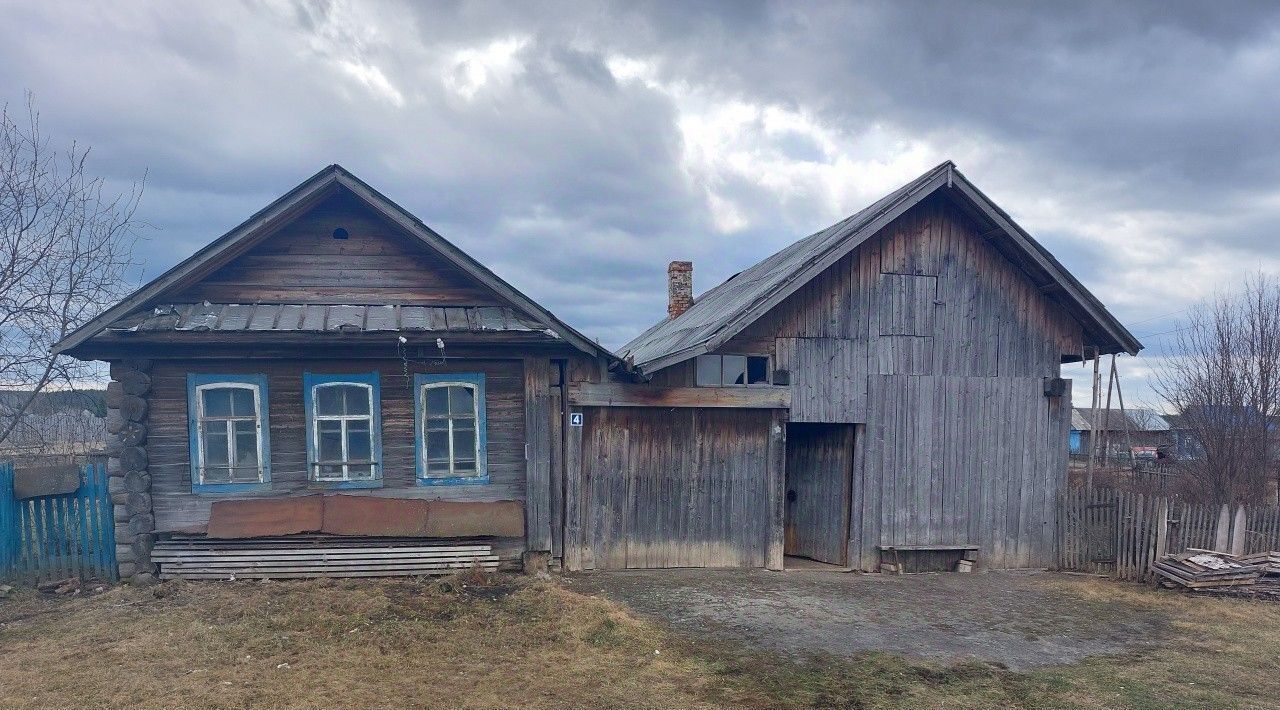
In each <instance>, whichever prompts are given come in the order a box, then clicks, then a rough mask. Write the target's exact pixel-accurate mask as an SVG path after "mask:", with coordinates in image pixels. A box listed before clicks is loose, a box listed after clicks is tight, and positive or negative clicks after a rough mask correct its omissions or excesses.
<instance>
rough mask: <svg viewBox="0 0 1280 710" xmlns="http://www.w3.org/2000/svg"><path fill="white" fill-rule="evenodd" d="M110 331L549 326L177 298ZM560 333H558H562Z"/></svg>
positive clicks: (466, 309)
mask: <svg viewBox="0 0 1280 710" xmlns="http://www.w3.org/2000/svg"><path fill="white" fill-rule="evenodd" d="M107 330H108V331H110V332H116V333H123V332H132V333H154V332H164V331H171V332H174V331H183V332H194V331H213V330H216V331H224V332H225V331H240V332H277V333H281V332H313V333H320V332H343V333H355V332H371V331H429V332H437V331H438V332H546V333H548V334H554V331H551V330H549V329H548V328H547V327H546V326H545V325H542V324H540V323H538V322H537V321H534V320H532V319H529V318H526V317H524V316H521V315H520V314H518V313H516V312H515V310H513V309H511V308H502V307H498V306H450V307H448V308H435V307H431V306H392V305H382V306H379V305H372V306H371V305H347V304H333V305H317V304H277V303H258V304H243V303H176V304H171V305H162V306H156V307H155V308H153V309H150V310H147V311H142V312H140V313H134V314H131V315H129V316H126V317H124V318H121V319H119V320H117V321H115V322H113V323H112V324H111V325H109V326H107ZM557 337H558V336H557Z"/></svg>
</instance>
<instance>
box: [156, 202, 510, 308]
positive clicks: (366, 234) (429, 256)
mask: <svg viewBox="0 0 1280 710" xmlns="http://www.w3.org/2000/svg"><path fill="white" fill-rule="evenodd" d="M338 228H342V229H345V230H347V234H348V238H347V239H334V238H333V232H334V230H335V229H338ZM171 300H172V301H173V302H177V303H182V302H190V303H199V302H201V301H204V300H208V301H211V302H213V303H350V304H362V303H368V304H423V305H474V306H487V305H509V304H506V303H502V302H500V301H499V300H498V299H497V298H496V296H495V295H494V294H493V293H492V292H490V291H489V290H488V289H486V288H484V287H483V286H482V285H480V284H478V283H476V282H475V281H473V280H472V279H471V278H470V277H468V276H467V275H466V274H464V273H462V271H461V270H459V269H458V268H457V267H456V266H454V265H453V264H451V263H449V262H448V261H446V260H445V259H444V258H443V257H441V256H440V255H438V254H436V253H434V252H432V251H431V250H430V249H429V248H427V247H425V246H423V245H422V243H421V242H419V241H418V240H416V239H414V238H412V237H410V236H409V235H406V234H404V233H403V232H402V231H401V230H400V229H399V228H397V227H396V226H394V225H392V224H390V223H389V222H387V221H386V220H383V219H382V218H380V217H378V216H377V215H375V214H374V213H373V211H372V210H370V209H369V208H368V207H367V206H365V205H364V204H363V203H361V202H360V201H359V200H358V199H357V198H356V197H355V196H354V195H352V194H351V193H349V192H346V191H345V190H339V191H337V192H336V193H335V194H334V195H333V196H331V197H329V198H327V199H326V200H324V201H323V202H321V203H320V204H318V205H317V206H316V207H315V208H313V209H312V210H310V211H308V212H306V213H304V214H302V215H300V216H299V217H298V218H297V219H296V220H294V221H292V222H290V223H289V224H287V225H285V226H284V227H282V228H281V229H280V230H279V231H277V232H276V233H274V234H272V235H270V236H267V237H265V238H264V239H263V240H262V241H261V242H259V243H258V244H257V245H256V246H254V247H253V248H251V249H250V250H249V251H247V252H246V253H244V254H242V255H240V256H239V257H237V258H235V259H233V260H232V261H231V262H229V263H227V264H226V265H225V266H222V267H221V268H219V269H217V270H216V271H214V272H212V273H210V274H209V275H207V276H206V277H205V278H204V279H203V280H202V281H201V282H200V283H198V284H196V285H194V286H192V287H190V288H188V289H186V290H185V291H184V292H182V293H181V294H179V295H176V296H174V297H172V299H171Z"/></svg>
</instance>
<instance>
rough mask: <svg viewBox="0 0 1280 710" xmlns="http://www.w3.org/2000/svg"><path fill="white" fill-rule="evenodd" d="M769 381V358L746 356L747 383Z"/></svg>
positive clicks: (765, 382) (756, 383) (766, 382)
mask: <svg viewBox="0 0 1280 710" xmlns="http://www.w3.org/2000/svg"><path fill="white" fill-rule="evenodd" d="M768 382H769V358H767V357H749V358H747V384H749V385H760V384H768Z"/></svg>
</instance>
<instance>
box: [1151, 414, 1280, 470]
mask: <svg viewBox="0 0 1280 710" xmlns="http://www.w3.org/2000/svg"><path fill="white" fill-rule="evenodd" d="M1165 419H1166V420H1167V421H1168V422H1169V427H1170V433H1171V437H1170V438H1171V440H1172V443H1173V450H1174V456H1175V457H1176V458H1178V459H1179V460H1181V461H1195V460H1199V459H1203V458H1204V457H1205V447H1204V444H1203V443H1202V442H1201V441H1200V432H1202V431H1205V430H1206V429H1207V430H1210V431H1214V430H1217V431H1230V430H1232V429H1237V428H1238V429H1240V430H1244V429H1247V428H1253V429H1254V430H1255V431H1257V427H1259V425H1261V424H1262V415H1261V414H1259V413H1258V411H1257V410H1256V409H1253V408H1250V407H1229V406H1209V405H1206V406H1195V407H1187V408H1186V410H1184V411H1183V412H1181V413H1180V414H1168V415H1165ZM1267 428H1268V430H1269V431H1275V430H1276V428H1277V423H1276V422H1275V421H1271V422H1268V423H1267Z"/></svg>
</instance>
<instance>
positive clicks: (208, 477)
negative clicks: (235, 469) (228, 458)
mask: <svg viewBox="0 0 1280 710" xmlns="http://www.w3.org/2000/svg"><path fill="white" fill-rule="evenodd" d="M230 482H231V469H229V468H227V467H226V466H206V467H205V469H204V483H230Z"/></svg>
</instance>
